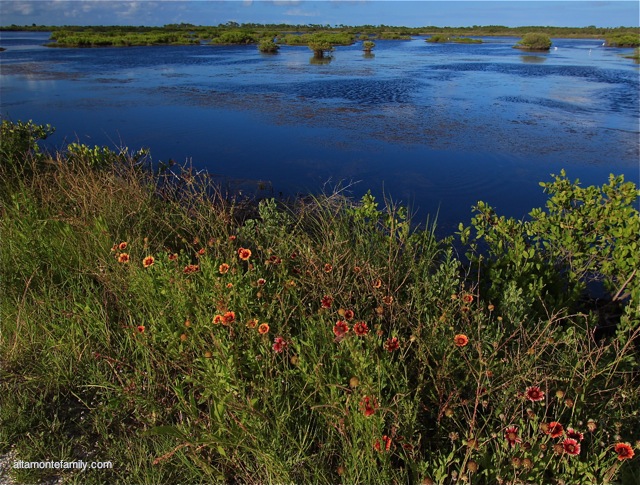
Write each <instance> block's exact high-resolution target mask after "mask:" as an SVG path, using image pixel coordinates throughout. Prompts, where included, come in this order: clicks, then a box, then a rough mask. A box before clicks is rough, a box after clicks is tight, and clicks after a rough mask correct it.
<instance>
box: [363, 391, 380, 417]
mask: <svg viewBox="0 0 640 485" xmlns="http://www.w3.org/2000/svg"><path fill="white" fill-rule="evenodd" d="M377 407H378V405H377V403H376V400H375V398H373V397H369V396H364V397H363V398H362V400H361V401H360V410H361V411H362V412H363V413H364V415H365V416H366V417H369V416H372V415H373V414H374V413H375V412H376V408H377Z"/></svg>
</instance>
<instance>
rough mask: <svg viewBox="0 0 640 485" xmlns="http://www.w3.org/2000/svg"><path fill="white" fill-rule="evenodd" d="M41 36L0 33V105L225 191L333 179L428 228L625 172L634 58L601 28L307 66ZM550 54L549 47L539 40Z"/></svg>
mask: <svg viewBox="0 0 640 485" xmlns="http://www.w3.org/2000/svg"><path fill="white" fill-rule="evenodd" d="M47 39H48V34H41V33H25V32H18V33H6V32H3V33H1V37H0V45H1V46H2V47H5V48H7V50H6V51H5V52H2V53H1V54H0V61H1V83H0V88H1V92H0V95H1V97H0V103H1V110H0V112H1V115H2V116H3V117H7V118H10V119H13V120H27V119H33V120H34V121H35V122H38V123H50V124H52V125H53V126H55V127H56V134H55V136H54V137H52V138H51V143H52V146H62V145H63V144H64V143H65V142H71V141H77V140H80V141H81V142H84V143H88V144H92V145H93V144H96V145H108V146H112V147H119V146H128V147H130V148H132V149H137V148H140V147H143V146H144V147H148V148H150V150H151V154H152V156H153V158H154V160H163V161H166V160H168V159H170V158H171V159H174V160H176V161H178V162H184V161H187V160H188V161H191V162H192V163H193V164H194V165H195V166H196V167H197V168H201V169H206V170H208V171H210V172H211V173H214V174H216V175H218V176H220V180H222V181H224V182H225V183H226V184H229V186H231V187H232V188H241V189H244V190H251V189H252V187H253V188H254V187H256V185H257V182H258V181H268V182H270V184H271V187H272V188H273V193H274V194H275V195H278V193H280V192H282V193H283V194H286V195H291V194H295V193H298V192H308V191H311V192H319V191H321V190H323V189H324V190H331V188H332V187H334V186H335V185H336V184H338V183H341V182H342V184H343V185H349V184H351V183H353V185H351V186H350V187H349V189H348V192H349V193H350V194H352V195H353V196H356V197H357V196H360V195H361V194H363V193H364V192H366V191H367V190H368V189H372V191H373V193H374V194H377V195H378V196H380V197H382V195H383V194H385V195H386V196H388V197H390V198H392V199H393V200H397V201H401V202H403V203H404V204H409V205H410V206H411V208H412V210H413V212H416V213H417V218H418V219H419V220H425V219H426V217H427V214H431V215H432V216H433V215H434V214H436V213H438V220H439V225H440V227H441V229H442V230H444V231H445V232H446V231H449V232H450V231H453V230H454V228H455V227H457V224H458V222H460V221H464V222H468V220H469V218H470V216H471V210H470V207H471V206H472V205H473V204H475V203H476V202H477V201H478V200H484V201H486V202H488V203H490V204H492V205H493V206H494V207H495V208H496V210H497V211H498V213H500V214H505V215H508V216H514V217H518V218H520V217H524V216H525V215H526V214H527V213H528V212H529V211H530V209H531V208H532V207H535V206H541V205H543V204H544V200H545V197H544V194H543V193H542V192H541V188H540V187H539V185H538V182H539V181H547V180H550V174H551V173H559V172H560V170H561V169H562V168H565V169H566V170H567V172H568V175H569V176H570V177H571V178H572V179H574V178H579V179H580V180H581V181H582V182H583V183H584V184H601V183H604V182H605V181H606V180H607V177H608V174H609V173H616V174H624V175H625V177H626V178H627V179H628V180H633V181H635V182H636V183H637V184H638V183H639V182H640V180H639V178H640V174H639V166H638V157H639V131H640V128H639V99H638V92H639V70H638V65H637V64H634V62H633V61H632V60H630V59H625V58H623V57H622V55H623V54H627V53H629V52H631V50H628V49H627V50H624V49H606V48H604V47H602V46H601V44H602V41H601V40H576V39H554V46H555V47H557V50H552V51H551V52H550V53H548V54H525V53H523V52H521V51H519V50H515V49H512V48H511V46H512V45H513V44H514V43H515V42H516V41H517V40H518V39H515V38H485V39H484V41H485V43H484V44H482V45H439V44H435V45H432V44H428V43H425V42H424V38H414V40H412V41H406V42H402V41H400V42H398V41H377V42H376V44H377V45H376V48H375V49H374V54H375V56H374V57H372V58H366V57H364V56H363V53H362V51H361V50H360V49H361V46H360V44H359V43H358V44H356V45H354V46H350V47H338V48H336V51H335V53H334V57H333V59H332V60H331V62H329V63H327V64H321V65H317V64H314V63H312V62H311V59H310V58H311V52H310V51H309V50H308V48H306V47H286V46H285V47H283V48H282V49H281V50H280V53H279V54H277V55H262V54H260V53H259V52H257V49H256V48H255V46H232V47H224V46H184V47H183V46H176V47H167V46H163V47H140V48H137V47H134V48H105V49H51V48H45V47H42V46H41V44H43V43H44V42H46V40H47ZM552 49H553V48H552Z"/></svg>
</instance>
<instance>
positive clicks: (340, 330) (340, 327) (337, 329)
mask: <svg viewBox="0 0 640 485" xmlns="http://www.w3.org/2000/svg"><path fill="white" fill-rule="evenodd" d="M348 331H349V325H347V322H344V321H342V320H338V322H337V323H336V324H335V325H334V326H333V333H334V334H335V336H336V337H344V335H345V334H346V333H347V332H348Z"/></svg>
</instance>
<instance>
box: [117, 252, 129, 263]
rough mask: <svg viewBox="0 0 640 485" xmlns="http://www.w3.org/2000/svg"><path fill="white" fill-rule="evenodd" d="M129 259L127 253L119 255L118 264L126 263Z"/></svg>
mask: <svg viewBox="0 0 640 485" xmlns="http://www.w3.org/2000/svg"><path fill="white" fill-rule="evenodd" d="M130 259H131V258H129V255H128V254H127V253H120V255H119V256H118V263H128V262H129V260H130Z"/></svg>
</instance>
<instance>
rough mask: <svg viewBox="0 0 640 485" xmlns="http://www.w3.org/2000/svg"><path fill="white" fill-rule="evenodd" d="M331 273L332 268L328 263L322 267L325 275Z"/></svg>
mask: <svg viewBox="0 0 640 485" xmlns="http://www.w3.org/2000/svg"><path fill="white" fill-rule="evenodd" d="M331 271H333V266H331V265H330V264H329V263H327V264H325V265H324V272H325V273H331Z"/></svg>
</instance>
